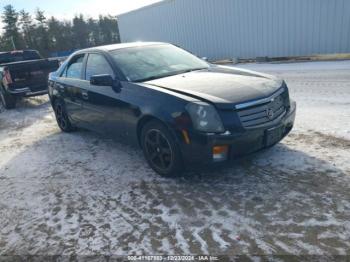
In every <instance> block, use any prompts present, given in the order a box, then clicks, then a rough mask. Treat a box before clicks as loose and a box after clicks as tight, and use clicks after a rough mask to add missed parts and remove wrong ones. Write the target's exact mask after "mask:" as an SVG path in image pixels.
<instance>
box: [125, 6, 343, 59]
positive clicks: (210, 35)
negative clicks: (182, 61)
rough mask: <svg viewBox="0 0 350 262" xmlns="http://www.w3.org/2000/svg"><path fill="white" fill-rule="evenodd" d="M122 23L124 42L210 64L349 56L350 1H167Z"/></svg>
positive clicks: (127, 17) (135, 14) (126, 17)
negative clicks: (157, 46)
mask: <svg viewBox="0 0 350 262" xmlns="http://www.w3.org/2000/svg"><path fill="white" fill-rule="evenodd" d="M118 19H119V30H120V34H121V40H122V42H131V41H164V42H170V43H173V44H177V45H180V46H182V47H183V48H185V49H187V50H189V51H191V52H193V53H195V54H197V55H199V56H206V57H208V58H210V59H223V58H232V57H240V58H255V57H262V56H269V57H281V56H300V55H311V54H326V53H350V0H165V1H163V2H160V3H156V4H154V5H151V6H148V7H144V8H141V9H139V10H135V11H132V12H129V13H126V14H123V15H120V16H118Z"/></svg>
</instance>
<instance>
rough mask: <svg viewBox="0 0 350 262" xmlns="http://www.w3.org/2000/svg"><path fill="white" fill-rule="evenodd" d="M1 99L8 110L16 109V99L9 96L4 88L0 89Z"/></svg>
mask: <svg viewBox="0 0 350 262" xmlns="http://www.w3.org/2000/svg"><path fill="white" fill-rule="evenodd" d="M0 99H1V102H2V104H3V105H4V107H5V108H6V109H13V108H15V107H16V101H17V99H16V97H15V96H13V95H11V94H8V93H7V92H6V91H5V90H4V89H3V88H1V87H0Z"/></svg>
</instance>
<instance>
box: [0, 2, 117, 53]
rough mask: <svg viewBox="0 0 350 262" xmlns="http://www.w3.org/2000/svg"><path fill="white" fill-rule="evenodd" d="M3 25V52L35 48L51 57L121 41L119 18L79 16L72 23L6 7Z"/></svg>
mask: <svg viewBox="0 0 350 262" xmlns="http://www.w3.org/2000/svg"><path fill="white" fill-rule="evenodd" d="M2 22H3V32H2V34H1V35H0V51H11V50H14V49H17V50H20V49H36V50H39V52H40V53H42V54H43V55H45V56H48V55H50V54H51V53H53V52H58V51H70V50H76V49H81V48H86V47H92V46H98V45H105V44H112V43H119V42H120V37H119V31H118V22H117V19H116V17H113V16H110V15H107V16H105V15H100V16H99V18H98V19H94V18H86V17H84V16H83V15H82V14H80V15H75V16H74V18H73V19H72V20H59V19H57V18H55V17H54V16H51V17H46V16H45V13H44V11H42V10H40V9H39V8H38V9H36V11H35V13H34V15H31V14H30V13H29V12H26V11H25V10H20V11H17V10H15V8H14V7H13V6H12V5H7V6H5V7H4V10H3V13H2Z"/></svg>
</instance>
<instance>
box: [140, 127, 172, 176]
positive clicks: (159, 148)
mask: <svg viewBox="0 0 350 262" xmlns="http://www.w3.org/2000/svg"><path fill="white" fill-rule="evenodd" d="M145 147H146V151H147V154H148V156H149V161H151V162H152V164H153V165H154V166H155V167H156V168H158V169H160V170H162V171H166V170H168V169H169V168H171V166H172V164H173V158H174V156H173V152H172V149H171V146H170V143H169V141H168V139H167V138H166V137H165V136H164V135H163V134H162V132H161V131H160V130H156V129H151V130H149V131H148V132H147V134H146V136H145Z"/></svg>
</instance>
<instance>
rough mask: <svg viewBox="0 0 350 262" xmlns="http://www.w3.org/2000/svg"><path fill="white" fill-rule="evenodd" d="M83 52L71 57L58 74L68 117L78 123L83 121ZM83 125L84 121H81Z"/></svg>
mask: <svg viewBox="0 0 350 262" xmlns="http://www.w3.org/2000/svg"><path fill="white" fill-rule="evenodd" d="M84 61H85V54H78V55H76V56H74V57H72V58H71V60H70V61H69V63H68V64H67V66H66V68H65V69H64V71H63V72H62V74H61V76H60V81H59V82H60V88H63V89H64V92H63V96H64V101H65V104H66V108H67V113H68V115H69V117H70V118H71V119H72V120H73V121H75V122H78V123H81V122H82V121H84V118H85V117H84V112H83V93H82V86H83V85H84V82H85V81H84V80H83V67H84ZM82 125H84V123H82Z"/></svg>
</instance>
